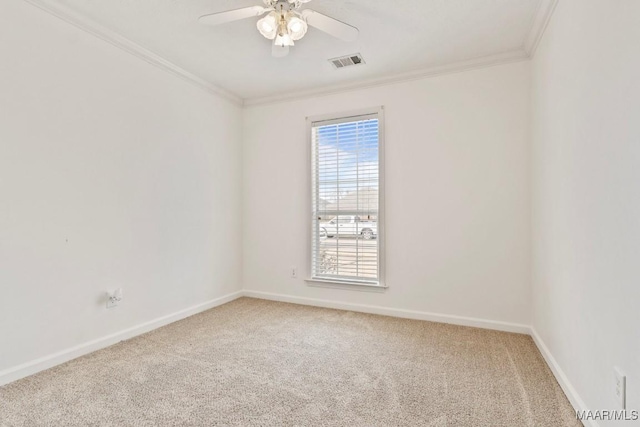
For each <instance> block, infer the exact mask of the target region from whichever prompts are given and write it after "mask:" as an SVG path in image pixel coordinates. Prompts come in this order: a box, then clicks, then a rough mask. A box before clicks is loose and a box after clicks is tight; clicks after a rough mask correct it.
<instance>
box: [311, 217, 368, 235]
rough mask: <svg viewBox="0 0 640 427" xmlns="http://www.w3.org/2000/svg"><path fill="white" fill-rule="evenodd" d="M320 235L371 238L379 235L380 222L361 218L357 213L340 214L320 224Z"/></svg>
mask: <svg viewBox="0 0 640 427" xmlns="http://www.w3.org/2000/svg"><path fill="white" fill-rule="evenodd" d="M320 235H321V236H322V235H325V236H327V237H334V236H362V238H363V239H365V240H370V239H373V238H375V237H376V236H377V235H378V224H376V222H375V221H369V220H361V219H360V217H359V216H357V215H339V216H336V217H334V218H332V219H331V221H329V222H325V223H322V224H320Z"/></svg>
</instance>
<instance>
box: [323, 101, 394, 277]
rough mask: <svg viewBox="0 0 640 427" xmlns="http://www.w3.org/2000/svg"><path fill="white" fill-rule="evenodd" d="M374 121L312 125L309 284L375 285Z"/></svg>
mask: <svg viewBox="0 0 640 427" xmlns="http://www.w3.org/2000/svg"><path fill="white" fill-rule="evenodd" d="M379 119H380V118H379V114H378V113H375V114H367V115H358V116H354V117H347V118H343V119H337V120H328V121H315V122H312V123H311V143H312V182H313V188H312V191H313V196H312V204H313V213H312V242H311V244H312V248H311V256H312V260H311V267H312V279H320V280H330V281H340V282H356V283H365V284H375V285H378V284H380V244H381V239H380V231H381V230H380V229H381V221H380V220H381V218H380V210H379V206H380V196H381V186H380V123H379Z"/></svg>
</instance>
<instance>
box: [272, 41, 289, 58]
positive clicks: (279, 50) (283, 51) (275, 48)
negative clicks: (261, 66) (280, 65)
mask: <svg viewBox="0 0 640 427" xmlns="http://www.w3.org/2000/svg"><path fill="white" fill-rule="evenodd" d="M287 55H289V46H279V45H277V44H275V43H274V44H272V45H271V56H273V57H274V58H284V57H285V56H287Z"/></svg>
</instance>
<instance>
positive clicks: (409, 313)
mask: <svg viewBox="0 0 640 427" xmlns="http://www.w3.org/2000/svg"><path fill="white" fill-rule="evenodd" d="M244 296H246V297H251V298H258V299H266V300H271V301H280V302H290V303H293V304H301V305H311V306H315V307H325V308H335V309H338V310H349V311H357V312H360V313H370V314H380V315H383V316H392V317H401V318H405V319H415V320H428V321H430V322H439V323H449V324H453V325H460V326H471V327H474V328H483V329H493V330H496V331H503V332H515V333H519V334H527V335H528V334H529V332H530V330H531V328H530V327H529V326H527V325H521V324H518V323H508V322H501V321H497V320H485V319H476V318H473V317H463V316H454V315H450V314H440V313H429V312H426V311H416V310H404V309H399V308H389V307H381V306H376V305H366V304H354V303H346V302H338V301H330V300H323V299H316V298H306V297H297V296H292V295H284V294H274V293H270V292H260V291H251V290H245V291H244Z"/></svg>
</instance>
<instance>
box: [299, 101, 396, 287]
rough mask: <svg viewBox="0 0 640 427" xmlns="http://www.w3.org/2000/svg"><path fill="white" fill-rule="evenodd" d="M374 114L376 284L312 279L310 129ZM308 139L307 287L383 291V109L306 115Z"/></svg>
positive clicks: (311, 146)
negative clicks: (376, 127) (376, 182)
mask: <svg viewBox="0 0 640 427" xmlns="http://www.w3.org/2000/svg"><path fill="white" fill-rule="evenodd" d="M372 115H376V116H377V118H378V217H377V223H378V236H377V239H378V281H377V282H375V283H374V282H365V281H358V280H347V279H337V278H336V279H332V278H325V277H322V278H318V277H314V276H313V249H312V245H313V215H314V207H313V193H314V192H315V191H316V189H315V188H314V185H313V173H314V171H313V169H312V168H313V150H314V146H313V136H312V130H313V127H314V124H317V123H320V122H327V124H331V123H330V122H331V121H340V122H342V121H344V120H348V119H352V118H353V119H354V120H357V118H358V117H364V116H372ZM306 121H307V126H306V132H307V137H306V139H305V141H306V144H307V168H306V170H307V180H308V181H307V182H308V185H307V189H308V190H307V198H306V203H307V207H308V208H307V210H306V213H307V220H306V221H305V224H306V226H307V233H306V235H307V241H306V245H307V248H306V253H307V257H306V258H307V261H306V264H307V265H306V279H305V281H306V282H307V284H308V285H312V286H322V287H329V288H336V289H358V290H373V291H376V290H378V291H379V290H385V289H387V288H388V285H387V282H386V274H385V273H386V271H385V270H386V268H385V247H386V238H385V131H384V129H385V120H384V106H378V107H371V108H363V109H359V110H352V111H347V112H340V113H331V114H324V115H317V116H309V117H307V118H306Z"/></svg>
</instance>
